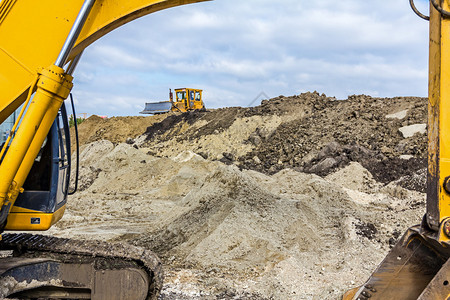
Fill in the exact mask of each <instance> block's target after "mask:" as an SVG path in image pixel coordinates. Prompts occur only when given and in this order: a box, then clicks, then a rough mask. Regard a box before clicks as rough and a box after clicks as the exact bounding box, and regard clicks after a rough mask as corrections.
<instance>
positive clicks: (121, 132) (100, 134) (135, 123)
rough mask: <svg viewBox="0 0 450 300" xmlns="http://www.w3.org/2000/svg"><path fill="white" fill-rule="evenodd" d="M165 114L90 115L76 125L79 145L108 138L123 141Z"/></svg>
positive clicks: (133, 136) (162, 117) (140, 132)
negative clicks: (135, 115) (145, 115)
mask: <svg viewBox="0 0 450 300" xmlns="http://www.w3.org/2000/svg"><path fill="white" fill-rule="evenodd" d="M165 118H166V116H165V115H156V116H148V117H112V118H105V119H103V118H100V117H99V116H96V115H92V116H90V117H89V118H87V119H86V120H84V121H83V122H82V123H81V124H80V125H79V126H78V140H79V143H80V146H83V145H86V144H89V143H92V142H95V141H100V140H109V141H111V142H113V143H116V144H117V143H125V142H126V141H127V139H129V138H130V139H132V138H135V137H136V136H138V135H141V134H143V133H144V132H145V128H147V127H148V126H150V125H152V124H153V123H157V122H160V121H161V120H163V119H165ZM70 137H71V145H72V149H75V127H72V128H71V129H70Z"/></svg>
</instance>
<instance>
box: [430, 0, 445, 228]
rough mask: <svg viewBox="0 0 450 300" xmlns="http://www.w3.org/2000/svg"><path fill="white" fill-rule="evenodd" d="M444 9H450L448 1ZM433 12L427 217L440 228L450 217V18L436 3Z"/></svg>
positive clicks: (434, 226)
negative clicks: (449, 184) (448, 181)
mask: <svg viewBox="0 0 450 300" xmlns="http://www.w3.org/2000/svg"><path fill="white" fill-rule="evenodd" d="M443 8H444V9H446V10H449V6H448V2H447V1H444V2H443ZM430 14H431V16H430V17H431V18H430V60H429V66H430V70H429V96H428V98H429V103H428V190H427V220H428V223H429V225H430V226H432V227H433V228H434V229H436V230H437V229H438V228H439V225H440V223H441V222H442V221H443V220H444V219H446V218H448V217H450V194H449V193H448V192H446V191H445V190H444V188H443V186H444V181H445V178H446V177H448V176H450V115H449V114H450V39H449V37H450V19H448V18H442V16H441V15H440V13H439V12H438V11H437V10H436V9H434V7H433V6H431V9H430Z"/></svg>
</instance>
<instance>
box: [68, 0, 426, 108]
mask: <svg viewBox="0 0 450 300" xmlns="http://www.w3.org/2000/svg"><path fill="white" fill-rule="evenodd" d="M416 2H417V3H416V5H417V6H418V7H419V8H420V9H421V11H423V12H424V13H428V11H427V5H426V1H423V0H416ZM427 52H428V24H427V22H425V21H423V20H421V19H419V18H418V17H417V16H415V14H414V13H413V12H412V11H411V9H410V8H409V4H408V2H407V1H405V0H380V1H358V0H342V1H331V0H322V1H306V0H283V1H279V2H273V1H269V0H258V1H256V0H248V1H238V0H226V1H219V0H216V1H211V2H204V3H198V4H194V5H186V6H181V7H175V8H172V9H168V10H164V11H160V12H158V13H155V14H152V15H149V16H146V17H144V18H142V19H139V20H137V21H134V22H132V23H130V24H128V25H126V26H124V27H123V28H119V29H118V30H116V31H115V32H112V33H111V34H109V35H108V36H106V37H104V38H103V39H102V40H100V41H97V42H96V43H94V45H92V46H91V47H90V48H88V49H87V50H86V51H85V54H84V57H83V58H82V61H81V63H80V65H79V69H78V70H77V71H76V73H75V76H76V80H75V83H76V89H75V92H77V93H78V94H79V95H80V96H79V98H80V101H79V102H80V105H83V104H81V103H83V99H81V98H83V97H85V96H86V97H88V98H89V100H85V101H89V102H90V104H89V105H90V106H89V107H88V106H85V107H84V108H83V109H85V110H87V111H89V112H91V113H98V114H108V115H118V114H120V115H135V114H137V113H138V110H137V109H136V105H142V106H143V105H144V103H145V101H147V102H148V101H151V100H152V99H154V100H159V101H160V100H165V99H167V98H168V89H169V88H177V87H183V86H186V87H187V86H191V87H198V88H202V89H204V90H205V93H204V95H205V101H206V103H207V106H208V107H223V106H232V105H233V106H234V105H240V106H246V105H247V104H249V103H250V102H251V101H252V100H253V99H254V98H255V97H256V96H257V95H258V94H259V93H260V92H261V91H264V92H265V93H267V94H268V95H269V96H277V95H280V94H284V95H290V94H294V93H299V92H302V91H308V90H318V91H319V92H321V93H322V92H325V93H327V94H329V95H330V96H336V97H338V98H346V97H347V95H349V94H355V93H366V94H372V95H375V96H401V95H417V96H426V93H427V79H426V78H427V63H428V56H427V55H428V54H427ZM115 101H117V104H115V103H113V102H115ZM139 101H141V102H139ZM92 103H99V104H101V105H94V104H92ZM107 103H109V105H106V104H107ZM127 103H128V104H130V105H128V104H127ZM139 103H141V104H139ZM109 106H111V108H110V107H109ZM113 107H114V109H113ZM119 108H120V109H119Z"/></svg>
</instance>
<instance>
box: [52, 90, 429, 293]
mask: <svg viewBox="0 0 450 300" xmlns="http://www.w3.org/2000/svg"><path fill="white" fill-rule="evenodd" d="M425 120H426V99H423V98H411V97H410V98H391V99H381V98H372V97H369V96H365V95H360V96H351V97H349V99H347V100H345V101H336V99H334V98H329V97H326V96H325V95H320V94H319V93H316V92H314V93H305V94H301V95H297V96H292V97H284V96H280V97H277V98H274V99H271V100H265V101H263V102H262V104H261V105H260V106H257V107H252V108H240V107H234V108H224V109H218V110H210V111H207V112H188V113H183V114H179V113H177V114H173V113H172V114H167V115H160V116H151V117H145V118H140V117H130V118H128V117H126V118H124V119H121V118H112V119H108V120H100V119H96V118H95V117H93V118H90V119H89V120H87V121H86V122H85V123H83V124H81V126H80V132H81V135H82V143H83V144H84V145H83V147H82V153H81V155H80V159H81V170H80V174H81V178H80V190H81V191H80V192H79V193H78V194H76V195H75V196H72V197H70V199H69V204H68V209H67V212H66V214H65V216H64V218H63V219H62V220H61V221H60V222H59V223H58V224H57V225H56V227H54V228H52V230H51V231H50V232H49V233H50V234H55V235H58V236H66V237H76V238H81V239H103V240H109V241H115V242H120V243H130V244H135V245H139V246H144V247H146V248H149V249H152V250H153V251H155V252H156V253H157V254H158V255H159V256H160V257H161V258H162V259H163V262H164V264H165V266H166V274H167V276H166V281H165V285H164V291H163V294H162V296H161V299H339V297H340V296H341V295H342V293H343V292H344V291H345V290H346V289H349V288H352V287H355V286H357V285H359V284H362V283H363V282H364V281H365V280H366V279H367V278H368V276H369V275H370V273H371V271H373V270H374V268H375V266H376V265H377V264H378V263H379V262H380V261H381V260H382V258H383V257H384V256H385V255H386V253H387V251H388V250H389V249H390V247H392V245H393V244H394V243H395V241H396V240H397V239H398V237H399V236H400V235H401V234H402V233H403V232H404V231H405V230H406V228H407V227H409V226H411V225H413V224H417V223H419V222H420V220H421V217H422V215H423V213H424V211H425V209H424V205H425V194H423V193H421V192H420V191H423V190H424V186H425V179H424V178H425V176H424V172H425V169H424V168H425V165H426V135H425V134H424V128H426V125H425ZM133 122H135V123H133ZM132 124H135V125H136V126H135V125H132ZM126 141H127V142H128V143H124V142H126ZM89 142H92V143H89Z"/></svg>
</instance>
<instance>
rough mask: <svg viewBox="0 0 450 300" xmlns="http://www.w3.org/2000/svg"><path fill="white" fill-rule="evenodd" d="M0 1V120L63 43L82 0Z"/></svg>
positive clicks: (22, 96) (14, 107) (20, 102)
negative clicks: (1, 14) (0, 12)
mask: <svg viewBox="0 0 450 300" xmlns="http://www.w3.org/2000/svg"><path fill="white" fill-rule="evenodd" d="M10 2H11V1H2V3H1V5H0V11H5V13H4V15H3V16H2V22H1V24H0V91H1V93H0V123H1V122H3V121H4V120H5V118H6V117H7V116H8V115H9V114H10V113H12V112H13V111H14V110H15V109H16V108H17V107H19V106H20V104H22V102H23V101H24V100H25V96H26V92H27V90H28V88H29V86H30V85H31V83H32V82H33V80H34V78H35V76H36V75H37V72H38V70H40V69H41V68H43V67H48V66H50V65H51V64H53V62H54V61H55V60H56V57H57V56H58V54H59V51H60V50H61V47H62V45H63V44H64V41H65V38H66V36H67V34H68V32H69V31H70V28H71V27H72V23H73V22H74V20H75V18H76V16H77V14H78V11H79V9H80V7H81V5H82V3H83V1H82V0H71V1H52V0H40V1H34V0H17V1H15V2H14V4H13V5H12V6H11V7H9V8H8V9H6V6H8V5H10Z"/></svg>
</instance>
